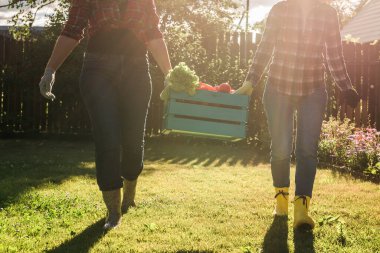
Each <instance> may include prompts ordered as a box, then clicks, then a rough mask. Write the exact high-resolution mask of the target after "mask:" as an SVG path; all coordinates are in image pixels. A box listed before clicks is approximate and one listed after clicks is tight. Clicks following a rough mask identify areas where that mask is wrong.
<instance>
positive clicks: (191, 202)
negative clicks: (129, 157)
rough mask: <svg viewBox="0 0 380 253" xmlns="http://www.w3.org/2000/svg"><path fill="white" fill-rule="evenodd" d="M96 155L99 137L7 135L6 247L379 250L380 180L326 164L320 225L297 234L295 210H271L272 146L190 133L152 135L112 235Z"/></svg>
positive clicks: (2, 219) (319, 187)
mask: <svg viewBox="0 0 380 253" xmlns="http://www.w3.org/2000/svg"><path fill="white" fill-rule="evenodd" d="M93 157H94V155H93V144H92V143H91V142H81V141H74V142H65V141H39V140H0V252H73V253H77V252H274V253H276V252H334V253H335V252H352V253H358V252H379V249H380V187H379V185H376V184H373V183H370V182H363V181H359V180H355V179H353V178H350V177H348V176H342V175H339V174H335V173H333V172H331V171H330V170H324V169H320V170H319V171H318V174H317V179H316V184H315V191H314V192H315V195H314V198H313V203H312V207H311V214H312V215H313V216H314V217H315V219H316V220H319V224H318V225H317V227H316V229H315V230H314V231H313V232H293V228H292V221H293V218H292V215H290V216H289V220H285V219H274V218H273V216H272V210H273V204H274V199H273V188H272V186H271V185H272V180H271V175H270V169H269V165H268V164H267V162H266V161H267V160H268V157H267V153H262V154H259V153H257V152H255V151H254V150H253V149H252V148H250V147H248V146H246V145H237V144H233V145H229V144H226V143H223V142H218V141H213V142H205V141H194V140H191V141H188V139H186V138H180V139H178V140H173V139H169V138H155V139H150V140H148V143H147V148H146V163H145V170H144V172H143V174H142V176H141V177H140V179H139V184H138V193H137V205H138V206H137V207H136V208H133V209H131V210H130V211H129V212H128V213H127V214H125V215H124V216H123V223H122V225H121V226H120V227H119V228H118V229H116V230H114V231H111V232H109V233H107V234H105V233H104V232H103V231H102V225H103V222H104V220H103V217H104V214H105V211H106V210H105V207H104V205H103V203H102V199H101V194H100V192H99V191H98V188H97V185H96V179H95V164H94V158H93ZM293 172H294V171H293ZM292 174H294V173H292ZM292 181H293V182H294V180H292ZM292 190H294V185H292ZM293 197H294V196H293V195H291V198H293ZM292 211H293V206H292V205H290V213H292Z"/></svg>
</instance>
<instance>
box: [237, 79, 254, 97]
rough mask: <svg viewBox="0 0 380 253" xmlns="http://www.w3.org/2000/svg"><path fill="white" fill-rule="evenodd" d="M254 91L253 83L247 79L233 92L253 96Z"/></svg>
mask: <svg viewBox="0 0 380 253" xmlns="http://www.w3.org/2000/svg"><path fill="white" fill-rule="evenodd" d="M252 91H253V86H252V83H251V82H249V81H245V82H244V83H243V85H242V86H241V87H240V88H239V89H237V90H236V91H235V92H234V93H233V94H236V95H248V96H251V94H252Z"/></svg>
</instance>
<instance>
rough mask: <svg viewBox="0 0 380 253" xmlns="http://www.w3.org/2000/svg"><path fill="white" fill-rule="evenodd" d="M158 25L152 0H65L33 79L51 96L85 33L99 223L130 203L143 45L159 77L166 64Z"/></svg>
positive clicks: (144, 106) (143, 98) (142, 110)
mask: <svg viewBox="0 0 380 253" xmlns="http://www.w3.org/2000/svg"><path fill="white" fill-rule="evenodd" d="M158 25H159V18H158V16H157V14H156V8H155V3H154V0H72V1H71V6H70V10H69V18H68V20H67V22H66V25H65V27H64V29H63V31H62V34H61V36H60V37H59V38H58V40H57V42H56V45H55V48H54V50H53V53H52V55H51V58H50V60H49V62H48V64H47V67H46V69H45V73H44V75H43V77H42V79H41V82H40V84H39V85H40V91H41V94H42V95H43V96H44V97H46V98H47V99H54V98H55V96H54V95H53V93H52V86H53V84H54V78H55V72H56V70H57V69H58V68H59V67H60V66H61V64H62V63H63V62H64V60H65V59H66V58H67V57H68V55H69V54H70V53H71V51H72V50H73V49H74V48H75V47H76V46H77V45H78V43H79V41H80V40H81V39H82V38H83V37H84V33H85V32H87V34H88V37H89V40H88V45H87V50H86V53H85V57H84V63H83V68H82V74H81V77H80V91H81V95H82V98H83V101H84V104H85V106H86V109H87V111H88V113H89V116H90V119H91V123H92V127H93V136H94V140H95V150H96V151H95V156H96V175H97V182H98V185H99V188H100V190H101V191H102V195H103V199H104V202H105V204H106V206H107V209H108V217H107V220H106V224H105V226H104V228H105V229H107V230H108V229H111V228H114V227H116V226H117V225H118V224H119V223H120V221H121V214H122V212H126V211H127V209H128V208H129V207H130V206H134V205H135V203H134V197H135V191H136V184H137V178H138V176H139V175H140V173H141V171H142V169H143V154H144V132H145V121H146V115H147V111H148V106H149V101H150V97H151V80H150V76H149V69H148V61H147V49H148V50H149V51H150V52H151V54H152V55H153V57H154V58H155V60H156V62H157V63H158V65H159V66H160V68H161V70H162V72H163V73H164V74H165V76H166V75H167V74H168V72H169V71H170V69H171V64H170V59H169V55H168V51H167V48H166V44H165V41H164V40H163V36H162V33H161V32H160V30H159V28H158ZM123 187H124V194H123V200H121V188H123Z"/></svg>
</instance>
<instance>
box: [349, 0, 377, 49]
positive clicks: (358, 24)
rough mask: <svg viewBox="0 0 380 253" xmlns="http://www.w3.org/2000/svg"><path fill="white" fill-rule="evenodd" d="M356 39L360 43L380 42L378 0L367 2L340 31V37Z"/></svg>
mask: <svg viewBox="0 0 380 253" xmlns="http://www.w3.org/2000/svg"><path fill="white" fill-rule="evenodd" d="M346 36H349V37H351V38H355V39H358V42H360V43H367V42H372V41H375V40H380V0H369V1H368V2H367V3H366V4H365V5H364V6H363V8H362V9H361V10H360V11H359V13H358V14H357V15H356V16H355V17H354V18H353V19H352V20H350V21H349V22H348V23H347V25H345V26H344V27H343V29H342V37H343V38H345V37H346Z"/></svg>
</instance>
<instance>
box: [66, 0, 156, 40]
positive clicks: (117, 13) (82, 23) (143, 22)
mask: <svg viewBox="0 0 380 253" xmlns="http://www.w3.org/2000/svg"><path fill="white" fill-rule="evenodd" d="M158 25H159V17H158V15H157V12H156V5H155V3H154V0H71V5H70V10H69V17H68V20H67V22H66V24H65V26H64V29H63V31H62V33H61V35H65V36H68V37H71V38H73V39H76V40H81V39H82V38H83V37H84V30H85V28H88V34H89V36H90V37H91V36H92V35H94V34H95V33H96V32H98V31H99V30H104V29H120V28H121V29H130V30H131V31H133V33H135V34H136V36H137V38H139V39H140V40H141V41H143V42H145V43H146V42H148V41H150V40H153V39H158V38H162V33H161V32H160V30H159V27H158Z"/></svg>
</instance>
